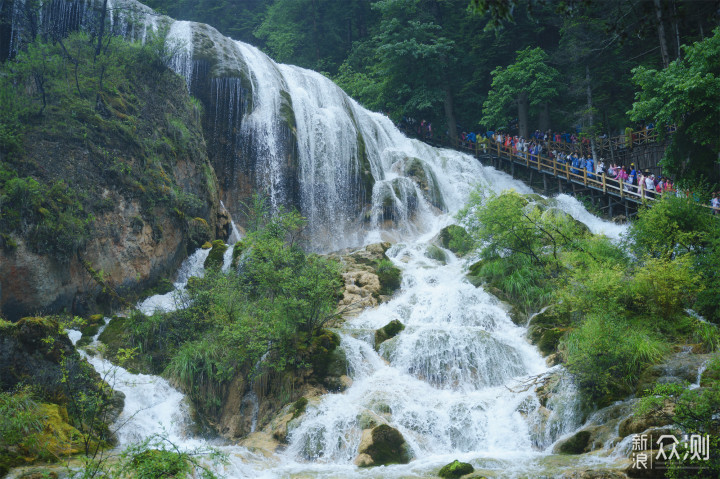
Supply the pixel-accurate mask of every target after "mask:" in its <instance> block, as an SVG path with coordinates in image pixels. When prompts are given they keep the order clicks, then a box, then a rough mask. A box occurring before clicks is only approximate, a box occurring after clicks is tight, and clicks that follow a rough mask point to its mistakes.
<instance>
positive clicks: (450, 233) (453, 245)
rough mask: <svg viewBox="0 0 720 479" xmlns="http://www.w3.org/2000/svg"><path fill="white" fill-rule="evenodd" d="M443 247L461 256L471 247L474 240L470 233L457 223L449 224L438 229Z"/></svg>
mask: <svg viewBox="0 0 720 479" xmlns="http://www.w3.org/2000/svg"><path fill="white" fill-rule="evenodd" d="M440 241H441V242H442V245H443V248H446V249H449V250H450V251H452V252H453V253H455V254H457V255H459V256H462V255H464V254H466V253H468V252H469V251H471V250H472V249H473V245H474V241H473V239H472V237H471V236H470V234H468V232H467V231H466V230H465V228H463V227H462V226H459V225H449V226H446V227H445V228H443V229H442V230H440Z"/></svg>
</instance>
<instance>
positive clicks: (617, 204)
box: [456, 130, 665, 218]
mask: <svg viewBox="0 0 720 479" xmlns="http://www.w3.org/2000/svg"><path fill="white" fill-rule="evenodd" d="M658 140H660V136H659V134H658V132H656V131H654V130H639V131H635V132H632V133H629V134H628V135H627V136H619V137H611V138H605V139H602V138H598V139H596V144H595V148H596V151H599V152H602V155H601V156H611V157H613V158H621V157H622V155H621V154H620V152H623V151H627V152H630V151H632V150H633V149H636V151H637V150H639V149H640V148H647V147H648V146H654V147H658V148H661V150H662V151H664V149H665V145H664V144H661V143H658ZM546 145H547V146H545V148H546V149H549V150H555V151H557V152H562V153H571V152H580V151H581V150H582V149H583V148H588V149H589V144H582V143H565V142H554V141H551V142H547V143H546ZM456 149H458V150H460V151H464V152H466V153H470V154H472V155H473V156H475V157H476V158H478V159H479V160H480V161H482V162H484V163H490V164H492V166H494V167H496V168H498V169H500V170H505V171H508V173H510V174H511V175H512V176H513V177H516V176H517V175H520V174H522V173H524V176H525V178H526V180H528V181H529V183H530V185H531V186H533V187H537V188H539V189H541V190H542V191H543V192H544V193H545V194H550V193H568V194H572V195H586V196H588V197H589V198H590V200H591V201H592V203H593V204H594V205H595V206H596V208H598V209H600V210H603V211H606V212H607V214H608V215H609V216H613V215H615V214H618V213H621V214H625V216H626V217H628V218H629V217H631V216H633V215H634V214H636V213H637V209H638V207H639V206H641V205H646V204H649V203H650V202H652V201H654V200H655V199H657V198H658V197H660V196H661V193H657V192H656V191H655V190H654V189H652V190H651V189H646V188H645V184H644V183H643V184H641V185H631V184H628V183H626V182H624V181H623V180H618V179H615V178H611V177H609V176H607V175H606V174H602V175H596V174H594V173H590V172H588V171H587V170H585V169H580V168H573V166H572V165H571V164H569V163H564V162H560V161H557V160H556V159H555V158H549V157H548V156H544V155H542V154H540V155H532V154H530V153H524V152H523V153H519V152H518V153H513V152H512V150H508V149H506V148H505V147H504V146H502V145H500V144H499V143H496V142H493V141H492V140H491V139H488V140H486V141H485V142H484V143H483V142H478V143H468V142H464V143H463V142H460V143H459V144H458V146H457V147H456ZM613 152H614V153H613ZM608 153H610V154H608ZM598 154H599V155H600V153H598ZM605 160H606V165H607V166H608V167H609V165H610V163H621V164H622V163H623V162H622V161H617V160H615V161H612V160H611V159H610V158H607V157H606V158H605ZM640 168H641V169H642V170H645V169H646V167H643V165H640ZM650 169H651V170H657V174H659V168H657V166H656V165H655V166H652V167H650ZM540 178H541V179H542V187H539V186H535V185H534V184H533V183H535V182H537V181H538V180H539V179H540Z"/></svg>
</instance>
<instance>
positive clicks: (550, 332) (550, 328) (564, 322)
mask: <svg viewBox="0 0 720 479" xmlns="http://www.w3.org/2000/svg"><path fill="white" fill-rule="evenodd" d="M570 323H571V318H570V317H569V316H568V315H566V314H561V313H558V312H557V311H556V309H555V308H554V307H552V306H550V307H548V308H547V309H545V311H543V312H540V313H538V314H536V315H535V316H533V317H532V318H531V319H530V324H529V325H528V338H529V339H530V341H531V342H532V343H533V344H535V345H536V346H537V347H538V349H540V351H541V352H542V353H543V355H548V354H552V353H554V352H556V351H557V347H558V344H559V343H560V339H562V337H563V336H564V335H565V334H566V333H567V332H568V331H569V325H570Z"/></svg>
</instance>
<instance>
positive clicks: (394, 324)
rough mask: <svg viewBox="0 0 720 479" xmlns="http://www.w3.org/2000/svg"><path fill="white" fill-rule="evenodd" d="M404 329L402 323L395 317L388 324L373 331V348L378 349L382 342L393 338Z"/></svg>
mask: <svg viewBox="0 0 720 479" xmlns="http://www.w3.org/2000/svg"><path fill="white" fill-rule="evenodd" d="M404 329H405V325H404V324H403V323H401V322H400V321H399V320H397V319H393V320H392V321H390V322H389V323H388V324H386V325H385V326H383V327H382V328H380V329H378V330H377V331H375V349H376V350H377V349H379V348H380V345H381V344H382V343H383V342H385V341H387V340H388V339H391V338H394V337H395V336H397V335H398V334H400V332H401V331H402V330H404Z"/></svg>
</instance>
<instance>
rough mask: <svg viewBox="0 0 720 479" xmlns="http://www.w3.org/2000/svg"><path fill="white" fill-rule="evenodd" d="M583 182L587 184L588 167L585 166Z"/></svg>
mask: <svg viewBox="0 0 720 479" xmlns="http://www.w3.org/2000/svg"><path fill="white" fill-rule="evenodd" d="M583 183H585V186H587V168H583Z"/></svg>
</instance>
